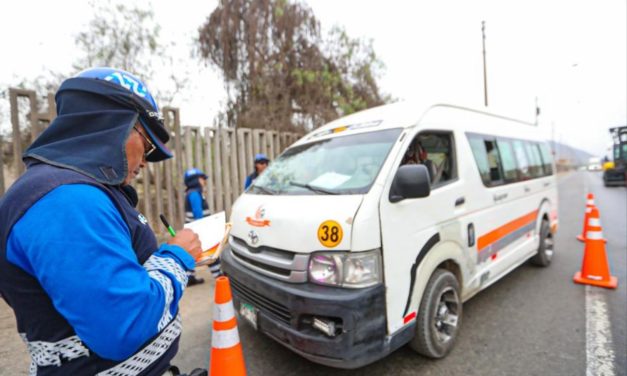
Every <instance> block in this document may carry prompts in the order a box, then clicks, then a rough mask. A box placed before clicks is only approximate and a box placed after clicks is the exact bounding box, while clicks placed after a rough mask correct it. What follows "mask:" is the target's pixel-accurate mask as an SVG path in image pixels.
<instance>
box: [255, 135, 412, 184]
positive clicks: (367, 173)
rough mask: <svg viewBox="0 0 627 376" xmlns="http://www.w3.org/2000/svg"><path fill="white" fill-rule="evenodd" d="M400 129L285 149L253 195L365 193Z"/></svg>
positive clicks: (271, 165)
mask: <svg viewBox="0 0 627 376" xmlns="http://www.w3.org/2000/svg"><path fill="white" fill-rule="evenodd" d="M400 133H401V128H393V129H386V130H382V131H376V132H368V133H361V134H355V135H346V136H340V137H334V138H329V139H326V140H322V141H318V142H312V143H309V144H305V145H300V146H296V147H293V148H290V149H288V150H286V151H285V152H284V153H283V154H281V155H280V156H279V157H278V158H277V159H276V160H275V161H273V162H272V163H271V164H270V165H269V166H268V168H267V169H266V170H265V171H264V172H263V174H261V176H259V178H257V180H255V183H254V184H253V185H252V186H251V188H250V189H249V190H248V193H253V194H273V195H312V194H330V195H339V194H364V193H367V192H368V191H369V190H370V187H371V186H372V183H373V182H374V180H375V178H376V177H377V175H378V174H379V170H380V169H381V166H382V165H383V162H384V161H385V159H386V158H387V156H388V153H389V152H390V149H391V148H392V146H393V145H394V142H395V141H396V140H397V139H398V136H399V134H400Z"/></svg>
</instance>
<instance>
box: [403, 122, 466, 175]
mask: <svg viewBox="0 0 627 376" xmlns="http://www.w3.org/2000/svg"><path fill="white" fill-rule="evenodd" d="M454 162H455V161H454V155H453V143H452V137H451V135H450V134H447V133H442V132H422V133H420V134H418V135H417V136H416V137H415V138H414V140H413V141H412V143H411V144H410V146H409V147H408V148H407V150H406V151H405V155H404V156H403V161H402V162H401V165H405V164H423V165H424V166H425V167H427V170H428V171H429V177H430V178H431V186H434V185H442V184H444V183H446V182H447V181H450V180H452V179H453V178H454V177H456V175H455V170H454V168H455V163H454Z"/></svg>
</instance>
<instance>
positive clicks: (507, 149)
mask: <svg viewBox="0 0 627 376" xmlns="http://www.w3.org/2000/svg"><path fill="white" fill-rule="evenodd" d="M496 144H497V145H498V148H499V154H500V155H501V161H502V163H503V176H504V177H505V181H506V182H508V183H511V182H515V181H517V180H518V172H517V170H518V168H517V166H516V157H515V156H514V150H513V149H512V144H511V142H510V141H509V140H505V139H501V138H499V139H498V140H497V142H496Z"/></svg>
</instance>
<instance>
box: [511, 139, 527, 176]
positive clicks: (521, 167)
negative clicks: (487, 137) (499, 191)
mask: <svg viewBox="0 0 627 376" xmlns="http://www.w3.org/2000/svg"><path fill="white" fill-rule="evenodd" d="M512 145H513V146H514V154H516V162H518V175H519V177H520V180H528V179H531V172H530V171H529V164H530V163H529V159H528V158H527V152H526V151H525V145H524V143H523V141H520V140H514V141H512Z"/></svg>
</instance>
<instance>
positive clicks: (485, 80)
mask: <svg viewBox="0 0 627 376" xmlns="http://www.w3.org/2000/svg"><path fill="white" fill-rule="evenodd" d="M481 39H482V42H483V99H484V104H485V106H486V107H488V70H487V68H486V62H485V21H481Z"/></svg>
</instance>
